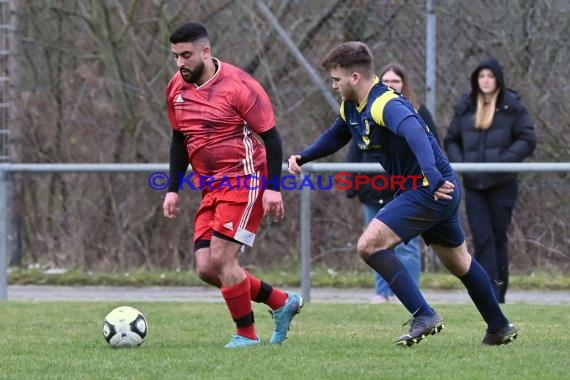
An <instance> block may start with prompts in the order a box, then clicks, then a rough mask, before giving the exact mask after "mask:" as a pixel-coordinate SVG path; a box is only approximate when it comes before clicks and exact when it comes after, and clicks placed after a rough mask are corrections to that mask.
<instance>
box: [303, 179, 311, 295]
mask: <svg viewBox="0 0 570 380" xmlns="http://www.w3.org/2000/svg"><path fill="white" fill-rule="evenodd" d="M302 176H303V179H305V178H307V177H310V176H311V174H310V173H305V172H304V171H303V174H302ZM307 179H308V178H307ZM300 214H301V221H300V225H301V293H302V295H303V298H304V300H305V301H306V302H309V301H310V300H311V189H310V187H309V186H303V188H302V189H301V210H300Z"/></svg>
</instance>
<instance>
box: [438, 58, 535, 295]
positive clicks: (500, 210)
mask: <svg viewBox="0 0 570 380" xmlns="http://www.w3.org/2000/svg"><path fill="white" fill-rule="evenodd" d="M444 147H445V150H446V151H447V155H448V157H449V161H451V162H521V161H523V160H524V159H525V158H527V157H529V156H530V155H531V154H532V152H533V151H534V149H535V147H536V130H535V125H534V122H533V120H532V118H531V116H530V114H529V112H528V111H527V109H526V108H525V106H524V105H523V103H522V102H521V98H520V96H519V95H518V94H517V93H516V92H515V91H513V90H511V89H508V88H507V86H506V84H505V78H504V75H503V70H502V68H501V65H500V63H499V62H498V61H497V60H496V59H494V58H488V59H486V60H484V61H482V62H481V63H480V64H479V65H478V66H477V67H476V68H475V70H474V71H473V73H472V74H471V92H470V93H467V94H465V95H463V97H462V98H461V99H460V100H459V102H458V103H457V105H456V106H455V113H454V117H453V119H452V121H451V124H450V126H449V129H448V131H447V134H446V136H445V138H444ZM463 186H464V188H465V208H466V212H467V219H468V221H469V227H470V228H471V233H472V236H473V245H474V248H475V255H474V256H475V258H476V259H477V261H479V263H481V265H482V266H483V267H484V268H485V270H486V271H487V273H488V274H489V277H490V278H491V282H492V283H493V285H494V290H495V295H496V296H497V300H498V301H499V302H500V303H504V302H505V295H506V293H507V288H508V285H509V255H508V238H507V229H508V227H509V224H510V222H511V216H512V211H513V208H514V207H515V203H516V199H517V193H518V175H517V173H500V172H476V173H464V174H463Z"/></svg>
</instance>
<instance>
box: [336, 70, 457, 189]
mask: <svg viewBox="0 0 570 380" xmlns="http://www.w3.org/2000/svg"><path fill="white" fill-rule="evenodd" d="M410 116H411V117H414V118H415V119H417V121H418V122H419V123H420V125H421V126H422V128H423V131H424V132H425V134H426V136H427V138H428V141H429V144H430V145H431V151H432V152H433V157H434V159H435V162H434V164H435V167H436V168H437V170H438V171H439V172H440V173H441V176H442V177H443V178H444V179H447V180H449V179H451V178H453V177H454V174H453V171H452V169H451V166H450V165H449V162H448V160H447V158H446V157H445V155H444V154H443V152H442V151H441V148H440V147H439V144H438V143H437V140H436V139H435V138H434V136H433V135H432V134H431V132H430V131H429V128H428V126H427V125H426V123H425V122H424V120H423V119H422V118H421V116H420V115H419V114H418V112H417V111H416V110H415V109H414V107H413V106H412V105H411V104H410V102H409V101H408V100H407V99H406V98H405V97H404V96H402V95H400V94H399V93H397V92H395V91H394V90H392V89H391V88H389V87H386V86H385V85H383V84H382V83H381V82H380V81H379V80H378V78H376V80H375V84H374V86H373V87H372V88H371V89H370V92H369V93H368V97H367V98H366V99H365V100H364V101H363V102H362V104H360V105H356V104H355V103H354V102H343V103H342V104H341V107H340V115H339V117H338V118H337V120H336V121H335V123H334V124H336V125H337V127H341V125H342V126H344V127H345V128H347V129H348V130H349V131H350V134H351V135H352V137H353V138H354V139H355V140H356V142H357V145H358V147H359V148H360V149H362V150H365V151H366V152H367V153H368V154H370V155H372V156H373V157H374V158H375V159H376V160H377V161H378V162H379V163H380V164H381V165H382V167H383V168H384V169H385V170H386V173H387V174H388V175H401V176H405V177H407V178H409V176H417V175H421V176H422V178H423V180H422V181H421V184H422V185H423V186H429V185H430V183H429V180H428V178H429V177H430V176H429V175H426V173H424V172H423V171H422V169H421V167H420V164H419V162H418V159H417V158H416V155H415V154H414V152H413V151H412V149H411V148H410V144H409V141H408V139H407V138H406V137H404V135H403V134H402V133H399V131H398V127H399V126H400V125H401V123H402V121H404V120H405V119H406V118H408V117H410ZM422 158H423V157H422ZM426 159H427V158H426ZM424 166H425V165H424ZM416 178H417V177H416ZM440 178H441V177H440ZM412 187H413V181H412V180H411V179H410V180H408V181H406V183H405V188H406V189H411V188H412ZM430 187H431V186H430Z"/></svg>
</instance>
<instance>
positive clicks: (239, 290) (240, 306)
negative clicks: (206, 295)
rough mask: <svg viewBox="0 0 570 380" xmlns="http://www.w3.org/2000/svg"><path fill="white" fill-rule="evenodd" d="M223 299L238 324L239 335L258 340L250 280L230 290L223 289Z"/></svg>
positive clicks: (247, 279)
mask: <svg viewBox="0 0 570 380" xmlns="http://www.w3.org/2000/svg"><path fill="white" fill-rule="evenodd" d="M222 297H224V299H225V300H226V305H228V309H229V310H230V314H231V315H232V319H233V320H234V322H235V323H236V327H237V335H241V336H243V337H246V338H249V339H257V335H256V334H255V325H254V320H253V309H252V308H251V299H250V285H249V278H246V279H245V280H243V281H242V282H240V283H239V284H236V285H233V286H231V287H229V288H222Z"/></svg>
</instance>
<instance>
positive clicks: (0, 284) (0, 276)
mask: <svg viewBox="0 0 570 380" xmlns="http://www.w3.org/2000/svg"><path fill="white" fill-rule="evenodd" d="M7 197H8V181H7V173H6V171H4V170H1V169H0V301H1V300H5V299H6V298H7V297H8V267H7V262H8V254H7V251H8V209H7V204H8V202H7Z"/></svg>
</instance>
